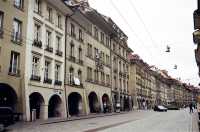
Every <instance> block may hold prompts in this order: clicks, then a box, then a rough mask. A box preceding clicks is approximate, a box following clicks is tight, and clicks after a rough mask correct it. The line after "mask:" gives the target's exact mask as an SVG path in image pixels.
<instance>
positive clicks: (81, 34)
mask: <svg viewBox="0 0 200 132" xmlns="http://www.w3.org/2000/svg"><path fill="white" fill-rule="evenodd" d="M79 40H80V41H83V32H82V30H81V29H79Z"/></svg>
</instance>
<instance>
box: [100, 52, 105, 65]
mask: <svg viewBox="0 0 200 132" xmlns="http://www.w3.org/2000/svg"><path fill="white" fill-rule="evenodd" d="M101 55H102V62H103V63H105V54H104V53H103V52H101Z"/></svg>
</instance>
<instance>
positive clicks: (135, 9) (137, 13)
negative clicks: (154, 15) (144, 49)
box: [128, 0, 158, 48]
mask: <svg viewBox="0 0 200 132" xmlns="http://www.w3.org/2000/svg"><path fill="white" fill-rule="evenodd" d="M128 1H129V3H130V4H131V6H132V7H133V9H134V11H135V13H136V15H137V16H138V18H139V19H140V21H141V22H142V24H143V26H144V29H145V30H146V32H147V34H148V36H149V37H150V39H151V41H152V44H153V45H155V47H156V48H158V45H157V44H156V42H155V41H154V39H153V37H152V35H151V33H150V31H149V29H148V28H147V26H146V24H145V22H144V20H143V19H142V17H141V15H140V13H139V12H138V10H137V8H136V7H135V5H134V3H133V2H132V1H131V0H128Z"/></svg>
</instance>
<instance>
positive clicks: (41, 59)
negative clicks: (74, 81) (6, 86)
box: [24, 0, 72, 121]
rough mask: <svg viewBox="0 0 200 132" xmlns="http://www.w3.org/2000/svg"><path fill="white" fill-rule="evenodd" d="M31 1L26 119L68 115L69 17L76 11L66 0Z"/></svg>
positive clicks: (27, 38) (26, 61)
mask: <svg viewBox="0 0 200 132" xmlns="http://www.w3.org/2000/svg"><path fill="white" fill-rule="evenodd" d="M29 2H30V3H29V4H28V24H27V27H28V28H27V37H26V45H27V47H26V59H25V64H26V67H25V78H24V79H25V87H26V88H25V101H26V119H27V120H28V121H29V120H35V118H36V119H48V118H51V117H66V115H67V114H66V107H65V104H66V99H65V89H64V74H63V73H64V72H65V50H64V49H65V36H66V34H65V16H67V15H69V14H71V13H72V11H71V9H70V8H69V7H67V6H66V5H65V4H64V3H63V2H62V1H56V4H55V0H31V1H29ZM33 113H35V114H33Z"/></svg>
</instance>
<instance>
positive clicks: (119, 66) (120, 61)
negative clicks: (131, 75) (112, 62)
mask: <svg viewBox="0 0 200 132" xmlns="http://www.w3.org/2000/svg"><path fill="white" fill-rule="evenodd" d="M121 67H122V66H121V61H119V70H120V71H121Z"/></svg>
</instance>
